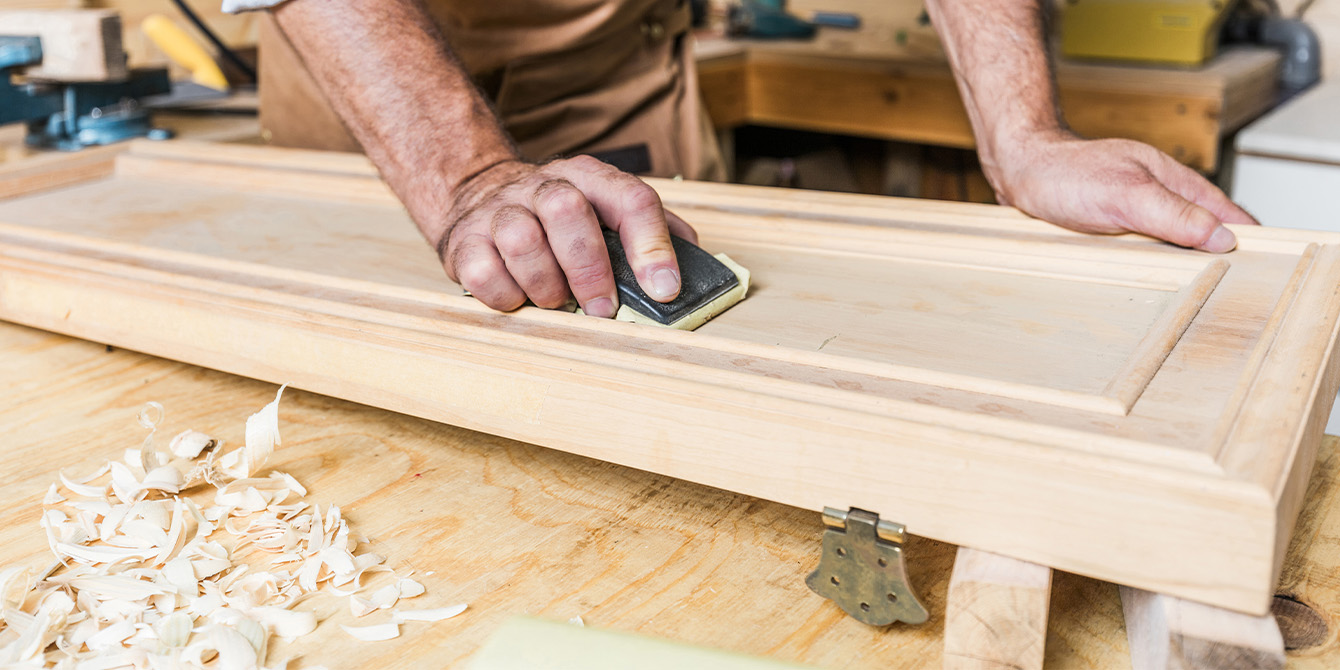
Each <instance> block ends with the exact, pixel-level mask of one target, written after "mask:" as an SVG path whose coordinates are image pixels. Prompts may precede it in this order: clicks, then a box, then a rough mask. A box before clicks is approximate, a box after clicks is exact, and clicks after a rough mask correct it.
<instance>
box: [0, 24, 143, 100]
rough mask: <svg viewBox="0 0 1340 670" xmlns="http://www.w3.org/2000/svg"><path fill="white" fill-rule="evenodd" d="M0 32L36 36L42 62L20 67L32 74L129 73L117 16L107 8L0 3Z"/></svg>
mask: <svg viewBox="0 0 1340 670" xmlns="http://www.w3.org/2000/svg"><path fill="white" fill-rule="evenodd" d="M0 35H21V36H36V37H39V38H41V40H42V63H41V64H40V65H35V66H32V67H28V68H24V74H25V75H26V76H28V77H32V78H34V79H42V80H50V81H75V82H78V81H116V80H120V79H125V78H126V76H127V74H128V71H127V70H126V52H125V49H124V48H123V47H122V46H121V17H120V16H119V15H118V14H117V13H116V12H114V11H112V10H109V9H50V10H46V9H43V10H12V11H9V10H5V9H4V8H3V7H0Z"/></svg>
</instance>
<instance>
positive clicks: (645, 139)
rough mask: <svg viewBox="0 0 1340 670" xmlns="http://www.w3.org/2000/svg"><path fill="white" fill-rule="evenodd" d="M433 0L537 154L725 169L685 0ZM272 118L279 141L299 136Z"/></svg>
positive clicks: (673, 171)
mask: <svg viewBox="0 0 1340 670" xmlns="http://www.w3.org/2000/svg"><path fill="white" fill-rule="evenodd" d="M425 3H426V5H427V7H428V10H429V12H430V13H431V14H432V15H433V18H434V20H435V21H436V22H437V23H438V25H439V27H440V28H441V29H442V31H443V33H444V34H445V35H446V36H447V40H448V42H449V43H450V44H451V46H452V48H453V49H454V50H455V52H456V54H457V55H458V56H459V57H460V59H461V61H462V63H463V64H464V65H465V67H466V69H467V70H468V71H469V72H470V74H471V76H472V77H474V78H475V80H476V82H477V83H479V85H480V88H481V89H483V90H484V92H485V93H486V94H487V95H488V96H489V97H490V98H491V99H492V100H493V102H494V105H495V106H496V108H497V110H498V113H499V116H501V118H502V121H503V124H504V126H505V127H506V128H507V131H508V132H509V133H511V135H512V137H513V138H514V139H515V140H516V142H517V144H518V146H519V147H520V148H521V150H522V153H523V154H524V155H525V156H526V157H527V158H530V159H534V160H543V159H547V158H553V157H557V156H571V155H576V154H582V153H589V154H593V155H596V156H597V157H600V158H602V159H604V160H606V161H608V162H611V163H613V164H615V165H617V166H619V167H621V168H623V169H625V170H628V171H630V172H636V173H640V174H647V175H653V176H661V177H670V176H676V175H683V176H684V177H686V178H689V179H718V180H719V179H722V178H724V169H723V163H722V161H721V156H720V153H719V151H718V149H717V146H716V141H715V135H714V134H713V131H712V128H711V126H710V121H709V120H708V119H707V117H706V114H705V113H704V112H703V108H702V104H701V102H700V100H699V97H698V82H697V76H696V70H695V68H694V63H693V53H692V50H693V49H692V43H691V39H692V37H691V35H690V34H689V31H688V28H689V8H688V3H687V2H686V1H685V0H620V1H613V2H608V1H600V0H485V1H482V2H481V1H480V0H425ZM290 48H291V47H290ZM269 57H270V54H269V53H267V54H266V56H265V57H263V58H262V59H261V63H262V66H263V68H264V66H265V64H266V60H267V59H268V58H269ZM262 75H263V76H262V79H264V72H263V73H262ZM265 85H266V83H265V81H262V84H261V86H262V90H263V91H264V88H265ZM286 88H288V89H290V90H292V89H295V88H300V87H286ZM265 96H266V93H264V92H263V93H262V96H261V97H262V100H264V98H265ZM292 97H294V96H293V95H292V94H291V93H290V94H288V95H286V100H285V103H286V105H287V106H289V107H292V106H293V105H295V104H297V103H296V102H295V101H294V100H292ZM316 102H318V103H319V104H324V103H325V101H324V100H320V101H316ZM262 105H263V106H264V103H262ZM292 113H293V111H292V110H286V111H285V116H288V115H290V114H292ZM265 116H266V115H265V110H264V109H262V124H263V125H265V126H266V128H267V130H268V131H269V132H270V134H271V136H272V141H274V142H275V143H277V144H288V145H292V144H295V142H290V141H288V139H287V138H286V137H282V136H281V135H282V134H283V133H281V132H280V128H278V127H275V124H274V123H267V122H266V118H265ZM298 116H299V118H303V119H304V120H305V123H306V124H307V125H306V127H305V128H303V129H302V134H303V136H311V135H313V133H312V128H311V125H310V123H311V120H312V119H313V118H314V116H320V115H314V114H310V113H306V114H299V115H298ZM309 146H310V144H309Z"/></svg>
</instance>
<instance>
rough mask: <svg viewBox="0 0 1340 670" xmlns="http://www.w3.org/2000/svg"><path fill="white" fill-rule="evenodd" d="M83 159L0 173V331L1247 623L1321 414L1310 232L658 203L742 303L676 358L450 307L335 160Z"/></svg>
mask: <svg viewBox="0 0 1340 670" xmlns="http://www.w3.org/2000/svg"><path fill="white" fill-rule="evenodd" d="M106 160H107V162H108V163H109V166H108V167H107V169H106V170H104V171H102V172H98V171H90V170H89V167H88V166H87V165H85V164H84V163H86V162H87V161H84V162H83V163H79V164H74V163H71V164H70V165H69V166H68V167H62V164H61V162H59V161H57V162H53V163H50V164H49V171H50V174H49V175H48V178H47V179H46V180H43V179H34V177H33V176H32V174H30V173H31V170H28V171H26V172H25V173H23V175H20V177H22V179H23V182H22V183H23V184H24V186H23V187H20V186H17V185H15V183H13V182H14V180H13V179H11V180H10V181H9V182H7V181H5V179H4V175H2V174H0V193H10V194H12V195H10V196H9V197H7V198H6V199H3V200H0V317H3V318H5V319H9V320H13V321H16V322H20V323H25V324H29V325H33V326H37V327H40V328H47V329H50V330H56V331H59V332H65V333H69V334H73V335H77V336H80V337H86V338H89V339H94V340H96V341H102V342H108V343H111V344H116V345H118V346H123V347H128V348H133V349H139V350H142V351H146V352H148V353H153V354H157V355H162V356H167V357H171V358H176V359H179V360H184V361H187V362H192V363H196V364H200V365H206V366H210V367H215V368H219V369H223V370H226V371H229V372H234V373H239V374H244V375H248V376H253V377H257V378H261V379H267V380H271V381H276V382H279V381H284V382H291V383H293V384H295V385H296V386H298V387H301V388H306V389H309V390H313V391H316V392H320V393H326V394H330V395H336V396H339V397H343V398H348V399H352V400H356V401H359V402H364V403H369V404H374V405H377V406H381V407H386V408H389V409H394V410H396V411H401V412H406V413H410V414H414V415H417V416H423V417H427V418H431V419H435V420H439V421H445V422H449V423H453V424H457V425H462V426H466V427H469V428H473V429H477V430H483V431H487V432H491V433H495V434H499V435H504V436H508V437H513V438H517V439H522V440H526V441H530V442H534V443H537V444H542V445H545V446H549V447H553V448H558V449H563V450H567V451H572V452H575V453H581V454H585V455H589V456H593V457H596V458H601V459H604V460H609V461H613V462H618V463H622V464H625V465H630V466H633V467H638V468H643V469H647V470H653V471H656V472H660V473H663V474H669V475H673V476H677V477H682V478H685V479H690V480H693V481H698V482H702V483H706V484H710V485H713V486H719V487H723V488H728V489H731V490H734V491H738V492H742V493H748V494H751V495H756V496H760V497H765V498H768V499H772V500H777V501H780V502H785V503H788V504H792V505H797V506H802V507H808V508H814V509H817V508H819V507H822V506H825V505H828V506H834V507H846V506H859V507H864V508H867V509H874V510H877V511H879V512H880V513H881V514H884V515H886V516H890V517H892V518H896V519H898V520H899V521H901V522H904V523H906V524H907V525H908V528H909V530H910V532H913V533H917V534H923V535H927V536H931V537H935V538H938V539H943V540H947V541H951V542H956V543H960V544H967V545H970V546H975V547H979V548H982V549H987V550H990V551H995V552H999V553H1003V554H1007V555H1011V556H1016V557H1019V558H1022V559H1026V560H1031V561H1036V562H1041V563H1045V564H1047V565H1051V566H1054V567H1057V568H1061V569H1065V570H1071V571H1076V572H1082V573H1085V574H1089V575H1093V576H1097V577H1100V578H1104V579H1109V580H1112V581H1117V582H1119V583H1124V584H1129V585H1133V586H1138V587H1141V588H1146V589H1151V590H1155V591H1162V592H1167V593H1173V594H1176V595H1181V596H1185V597H1188V598H1193V599H1197V600H1202V601H1205V602H1210V603H1214V604H1218V605H1222V606H1226V607H1231V608H1236V609H1240V610H1244V611H1257V612H1259V611H1264V608H1265V607H1266V605H1267V602H1268V600H1269V597H1270V596H1271V595H1272V590H1271V589H1272V586H1273V580H1274V578H1275V575H1276V573H1277V571H1278V562H1279V559H1280V554H1281V553H1282V544H1281V543H1282V542H1283V541H1284V540H1286V539H1287V536H1288V533H1289V530H1290V528H1291V527H1292V523H1293V518H1294V515H1296V513H1297V509H1298V505H1299V496H1300V495H1301V493H1300V492H1299V491H1300V486H1301V482H1302V481H1304V479H1305V477H1306V473H1307V472H1308V470H1309V469H1310V466H1311V459H1312V458H1313V454H1314V450H1315V447H1316V444H1317V442H1318V441H1319V439H1320V430H1321V428H1320V424H1319V422H1318V421H1319V419H1318V417H1320V419H1321V420H1324V417H1325V414H1326V412H1327V411H1328V409H1329V403H1330V400H1331V399H1332V398H1333V397H1334V395H1335V390H1336V389H1335V387H1336V385H1337V384H1338V383H1340V380H1337V379H1336V374H1337V371H1336V366H1335V365H1334V364H1332V362H1331V356H1330V355H1331V353H1332V350H1333V348H1334V345H1335V341H1336V327H1337V324H1340V298H1338V297H1337V286H1338V285H1340V243H1338V241H1340V236H1334V235H1327V234H1324V233H1302V232H1296V231H1284V230H1255V229H1239V231H1238V232H1239V236H1240V239H1241V246H1240V249H1239V250H1238V251H1235V252H1233V253H1231V254H1228V255H1224V256H1212V255H1208V254H1202V253H1198V252H1193V251H1187V250H1182V249H1177V248H1174V247H1171V246H1169V245H1165V244H1160V243H1156V242H1154V241H1151V240H1148V239H1145V238H1140V237H1137V236H1121V237H1091V236H1083V235H1078V234H1074V233H1069V232H1066V231H1062V230H1060V229H1057V228H1055V227H1052V226H1049V225H1047V224H1045V223H1042V222H1038V221H1035V220H1032V219H1029V218H1027V217H1024V216H1022V215H1020V214H1019V213H1017V212H1015V211H1014V210H1010V209H1006V208H999V207H987V206H974V205H957V204H947V203H930V202H925V201H908V200H896V199H889V198H873V197H862V196H846V195H834V194H817V193H807V192H797V191H777V190H772V189H757V188H747V187H737V186H722V185H708V184H689V183H676V182H653V183H654V185H655V186H656V187H657V188H658V190H659V191H660V192H661V194H662V197H663V199H664V200H665V201H666V202H667V205H668V206H670V207H672V208H673V209H675V210H676V211H677V212H678V213H679V214H680V215H681V216H684V217H685V218H686V219H687V220H689V221H690V222H692V223H693V224H694V225H695V226H696V227H697V228H698V229H699V231H700V233H701V235H702V240H703V243H704V245H705V246H706V247H708V248H709V249H711V250H712V251H725V252H727V253H729V254H731V255H732V257H734V258H736V259H737V260H739V261H741V262H742V263H743V264H744V265H746V266H747V267H749V268H750V269H751V270H752V271H753V273H754V277H755V284H754V287H753V289H752V291H751V295H750V297H749V298H748V299H747V300H745V301H744V302H743V303H741V304H739V305H737V306H736V307H735V308H733V309H731V310H730V311H728V312H726V313H725V314H723V315H722V316H721V317H719V318H718V319H716V320H714V321H712V322H710V323H708V324H707V325H706V326H704V327H703V328H701V329H699V330H698V331H696V332H693V333H684V332H679V331H668V330H665V329H660V328H654V327H646V326H636V325H633V324H625V323H614V322H608V321H602V320H596V319H590V318H587V317H581V316H577V315H571V314H565V313H556V312H547V311H544V310H538V309H534V308H525V309H522V310H518V311H517V312H514V313H512V314H499V313H496V312H493V311H491V310H488V309H487V308H485V307H483V306H482V305H480V304H479V303H477V302H476V301H474V300H473V299H471V298H468V297H464V296H461V295H460V291H459V289H458V288H457V287H455V286H454V285H452V284H451V283H450V282H449V281H447V280H446V278H445V276H444V275H443V274H442V272H441V269H440V268H439V267H438V266H437V261H436V259H435V258H434V257H433V254H432V252H431V251H430V250H429V249H428V247H427V245H425V244H424V243H423V242H422V240H420V239H419V238H418V236H417V233H416V232H415V231H414V228H413V226H412V225H411V224H410V223H409V221H408V219H407V217H406V215H405V214H404V212H403V210H402V209H401V208H400V206H399V205H398V203H396V202H395V200H394V198H393V197H392V196H391V195H390V193H389V192H388V191H387V190H386V189H385V187H384V186H383V185H382V184H381V182H380V181H379V180H377V179H376V175H375V172H373V171H372V170H371V169H370V168H369V166H368V165H367V164H366V163H365V162H363V160H362V159H356V158H352V157H346V156H337V155H326V154H318V153H307V152H289V151H277V150H272V149H254V148H238V147H222V146H212V145H190V144H176V143H169V144H165V145H151V144H139V145H135V147H134V148H133V149H131V150H130V152H129V153H125V154H120V155H115V154H108V156H107V158H106ZM63 170H64V171H68V170H79V171H80V172H79V174H80V175H89V176H87V177H80V178H72V177H68V176H63V175H66V172H64V171H63ZM70 183H72V185H66V184H70ZM7 184H8V186H9V190H5V189H6V185H7ZM44 184H51V185H52V188H49V189H45V190H44V188H43V186H44Z"/></svg>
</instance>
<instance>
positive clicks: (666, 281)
mask: <svg viewBox="0 0 1340 670" xmlns="http://www.w3.org/2000/svg"><path fill="white" fill-rule="evenodd" d="M676 293H679V275H678V274H676V273H675V271H674V270H671V269H670V268H661V269H659V270H657V271H656V272H653V273H652V274H651V297H653V298H656V299H658V300H666V299H668V298H671V297H673V296H674V295H675V294H676Z"/></svg>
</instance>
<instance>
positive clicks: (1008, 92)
mask: <svg viewBox="0 0 1340 670" xmlns="http://www.w3.org/2000/svg"><path fill="white" fill-rule="evenodd" d="M926 8H927V10H928V12H929V13H930V15H931V21H932V23H934V25H935V27H936V30H937V31H938V32H939V34H940V38H941V40H942V42H943V43H944V47H945V51H946V53H947V54H948V56H949V62H950V65H951V66H952V67H953V68H954V73H955V75H956V79H957V81H958V88H959V92H960V94H961V95H962V97H963V103H964V106H965V107H966V109H967V112H968V117H969V119H970V120H971V121H972V127H973V132H974V134H975V135H976V138H977V145H978V153H979V155H980V157H981V159H982V165H983V167H984V168H985V169H986V171H987V173H988V176H992V173H994V172H995V171H996V170H997V169H998V167H999V165H1000V163H1001V162H1002V161H1003V160H1005V154H1007V153H1008V152H1009V151H1010V150H1011V149H1012V148H1013V147H1017V146H1019V145H1020V144H1022V143H1025V142H1027V141H1028V138H1029V137H1030V136H1034V135H1036V134H1037V133H1051V132H1056V131H1059V130H1061V129H1062V122H1061V120H1060V114H1059V112H1058V111H1057V106H1056V87H1055V84H1054V81H1053V78H1052V66H1051V62H1050V59H1049V56H1048V53H1047V47H1046V44H1047V35H1046V34H1045V31H1044V25H1043V14H1042V11H1043V10H1042V7H1041V5H1040V1H1039V0H928V2H927V3H926Z"/></svg>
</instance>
